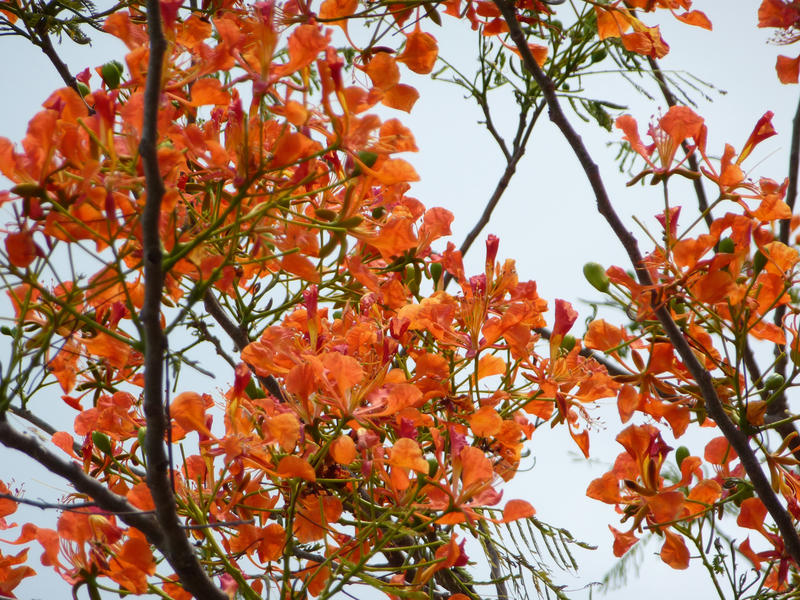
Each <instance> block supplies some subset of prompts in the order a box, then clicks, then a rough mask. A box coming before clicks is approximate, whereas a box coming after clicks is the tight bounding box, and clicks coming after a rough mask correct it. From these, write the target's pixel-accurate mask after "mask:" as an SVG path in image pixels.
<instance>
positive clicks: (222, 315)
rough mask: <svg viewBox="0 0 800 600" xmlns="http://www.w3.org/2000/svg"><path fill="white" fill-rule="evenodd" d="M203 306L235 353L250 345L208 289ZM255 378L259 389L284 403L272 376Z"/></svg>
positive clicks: (251, 368) (240, 329) (247, 338)
mask: <svg viewBox="0 0 800 600" xmlns="http://www.w3.org/2000/svg"><path fill="white" fill-rule="evenodd" d="M203 305H204V306H205V308H206V310H207V311H208V314H210V315H211V317H212V318H213V319H214V320H215V321H216V322H217V324H218V325H219V326H220V327H222V329H223V330H224V331H225V333H227V334H228V336H229V337H230V338H231V340H232V341H233V344H234V346H236V351H237V352H241V351H242V350H244V349H245V347H246V346H247V344H249V343H250V337H249V336H248V335H247V332H246V331H245V330H243V329H242V328H241V327H239V326H238V325H237V324H236V323H234V322H233V321H232V320H231V319H230V317H228V315H227V313H226V312H225V311H224V310H223V308H222V307H221V306H220V305H219V302H217V299H216V297H214V293H213V292H212V291H211V290H210V289H208V290H206V293H205V295H204V296H203ZM248 366H249V367H250V370H251V371H253V372H254V373H255V369H254V368H253V367H252V366H251V365H248ZM256 377H258V381H259V383H260V384H261V387H263V388H264V389H265V390H267V391H268V392H269V393H270V394H272V395H273V396H274V397H275V398H277V399H278V400H280V401H281V402H286V396H285V394H284V393H283V390H282V389H281V386H280V384H279V383H278V380H277V379H275V378H274V377H273V376H272V375H268V376H267V377H262V376H261V375H256Z"/></svg>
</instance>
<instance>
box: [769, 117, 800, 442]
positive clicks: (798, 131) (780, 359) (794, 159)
mask: <svg viewBox="0 0 800 600" xmlns="http://www.w3.org/2000/svg"><path fill="white" fill-rule="evenodd" d="M798 165H800V102H798V104H797V110H796V111H795V113H794V120H793V121H792V141H791V147H790V150H789V185H788V186H787V188H786V204H787V205H788V206H789V211H790V212H792V213H794V207H795V204H796V203H797V183H798V182H797V179H798ZM790 235H791V219H784V220H782V221H781V227H780V231H779V234H778V240H779V241H780V242H782V243H784V244H787V245H788V244H789V236H790ZM785 316H786V305H785V304H781V305H780V306H779V307H778V308H776V309H775V316H774V319H773V322H774V323H775V324H776V325H777V326H778V327H781V326H782V325H783V319H784V317H785ZM788 367H789V357H788V351H787V348H786V347H785V346H779V345H776V346H775V372H776V373H780V374H781V375H783V376H784V377H786V372H787V369H788ZM788 408H789V405H788V402H787V399H786V393H785V392H784V393H781V395H780V396H779V397H778V398H776V399H775V401H774V402H773V403H772V404H771V405H770V407H769V408H768V409H767V412H768V414H769V415H771V416H778V417H779V416H780V415H782V414H784V413H785V412H787V411H788ZM787 425H788V426H789V427H791V431H796V428H795V426H794V425H793V424H791V423H787ZM781 427H783V425H782V426H781ZM778 431H779V433H780V434H781V435H784V434H783V431H781V430H780V429H779V430H778ZM787 431H788V429H787ZM784 439H785V437H784Z"/></svg>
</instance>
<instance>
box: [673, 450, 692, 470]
mask: <svg viewBox="0 0 800 600" xmlns="http://www.w3.org/2000/svg"><path fill="white" fill-rule="evenodd" d="M688 457H689V449H688V448H687V447H686V446H680V447H678V449H677V450H675V462H676V463H678V468H679V469H680V468H681V464H682V463H683V461H684V460H686V459H687V458H688Z"/></svg>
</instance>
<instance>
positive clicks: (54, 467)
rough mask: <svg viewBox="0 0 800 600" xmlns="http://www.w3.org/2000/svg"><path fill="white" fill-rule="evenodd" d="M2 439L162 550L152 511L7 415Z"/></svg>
mask: <svg viewBox="0 0 800 600" xmlns="http://www.w3.org/2000/svg"><path fill="white" fill-rule="evenodd" d="M0 442H2V443H3V444H4V445H5V446H7V447H8V448H13V449H14V450H19V451H20V452H22V453H23V454H26V455H27V456H29V457H30V458H32V459H33V460H35V461H36V462H38V463H39V464H40V465H42V466H43V467H45V468H46V469H47V470H48V471H50V472H51V473H53V474H55V475H58V476H59V477H63V478H64V479H66V480H67V481H69V482H70V483H71V484H72V485H73V487H74V488H75V489H76V490H78V491H79V492H80V493H82V494H86V495H87V496H89V497H90V498H93V499H94V502H95V504H96V505H97V506H98V507H99V508H100V509H102V510H104V511H108V512H109V513H113V514H115V515H119V517H120V519H121V520H122V521H123V522H124V523H126V524H127V525H130V526H131V527H135V528H136V529H138V530H139V531H141V532H142V533H144V534H145V536H147V539H148V541H149V542H150V543H151V544H153V545H154V546H155V547H156V548H158V549H159V550H160V551H162V552H163V548H164V533H163V531H162V530H161V528H160V527H159V526H158V523H157V522H156V520H155V519H154V518H153V516H152V514H151V513H149V512H143V511H140V510H137V509H136V507H134V506H133V505H132V504H130V503H129V502H128V501H127V500H126V499H125V498H124V497H123V496H119V495H117V494H115V493H114V492H112V491H111V490H109V489H108V488H107V487H106V486H105V485H103V484H102V483H100V482H99V481H97V480H96V479H94V478H93V477H90V476H89V475H87V474H86V473H84V472H83V469H81V466H80V465H79V464H78V463H76V462H73V461H71V460H66V459H64V458H62V457H61V456H58V455H57V454H55V453H54V452H51V451H50V450H48V449H47V448H45V447H44V446H43V445H42V444H41V443H40V442H39V441H38V440H37V439H36V438H34V437H33V436H32V435H30V434H27V433H22V432H19V431H17V430H15V429H14V428H13V427H11V425H10V424H9V423H8V421H7V420H6V419H5V418H2V419H0Z"/></svg>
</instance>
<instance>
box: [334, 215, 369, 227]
mask: <svg viewBox="0 0 800 600" xmlns="http://www.w3.org/2000/svg"><path fill="white" fill-rule="evenodd" d="M363 220H364V217H362V216H361V215H355V216H354V217H349V218H347V219H344V220H343V221H339V222H338V223H336V225H337V226H338V227H343V228H344V229H353V228H354V227H358V226H359V225H361V221H363Z"/></svg>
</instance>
